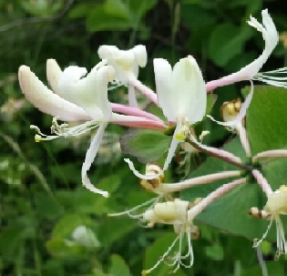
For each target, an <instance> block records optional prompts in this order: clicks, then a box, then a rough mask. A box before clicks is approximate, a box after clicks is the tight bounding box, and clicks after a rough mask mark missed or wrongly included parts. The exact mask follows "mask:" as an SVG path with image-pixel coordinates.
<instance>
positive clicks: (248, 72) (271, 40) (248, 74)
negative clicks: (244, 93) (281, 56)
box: [206, 9, 279, 91]
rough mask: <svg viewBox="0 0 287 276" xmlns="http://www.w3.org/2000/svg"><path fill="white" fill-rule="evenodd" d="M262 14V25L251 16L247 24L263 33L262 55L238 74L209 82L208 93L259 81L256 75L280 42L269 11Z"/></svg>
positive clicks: (207, 85)
mask: <svg viewBox="0 0 287 276" xmlns="http://www.w3.org/2000/svg"><path fill="white" fill-rule="evenodd" d="M261 14H262V24H261V23H259V22H258V21H257V19H256V18H254V17H252V16H250V20H249V21H247V23H248V24H249V25H250V26H251V27H254V28H255V29H256V30H257V31H259V32H261V33H262V37H263V39H264V41H265V47H264V50H263V52H262V54H261V55H260V56H259V57H258V58H257V59H255V60H254V61H253V62H251V63H250V64H248V65H247V66H245V67H243V68H241V69H240V70H239V71H238V72H236V73H233V74H231V75H228V76H226V77H223V78H221V79H218V80H213V81H210V82H208V83H207V84H206V88H207V90H208V91H211V90H213V89H215V88H217V87H220V86H225V85H229V84H232V83H234V82H239V81H243V80H252V79H257V77H256V74H257V73H258V72H259V70H260V69H261V67H262V66H263V64H264V63H265V62H266V61H267V59H268V58H269V56H270V55H271V53H272V51H273V50H274V48H275V47H276V45H277V44H278V41H279V36H278V32H277V30H276V27H275V25H274V22H273V20H272V18H271V17H270V15H269V13H268V10H267V9H265V10H263V11H262V13H261Z"/></svg>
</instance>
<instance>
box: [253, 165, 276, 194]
mask: <svg viewBox="0 0 287 276" xmlns="http://www.w3.org/2000/svg"><path fill="white" fill-rule="evenodd" d="M252 174H253V176H254V177H255V179H256V181H257V183H258V184H259V185H260V187H261V188H262V190H263V192H264V193H265V194H266V196H267V197H268V196H269V195H271V194H273V191H272V188H271V187H270V185H269V183H268V182H267V180H266V178H265V177H264V176H263V175H262V173H261V172H260V171H258V170H252Z"/></svg>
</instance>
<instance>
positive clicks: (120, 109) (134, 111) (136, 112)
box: [46, 59, 161, 121]
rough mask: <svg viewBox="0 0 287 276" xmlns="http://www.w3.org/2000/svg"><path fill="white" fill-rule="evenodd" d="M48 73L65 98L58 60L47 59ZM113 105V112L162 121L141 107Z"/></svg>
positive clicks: (48, 76)
mask: <svg viewBox="0 0 287 276" xmlns="http://www.w3.org/2000/svg"><path fill="white" fill-rule="evenodd" d="M105 64H106V62H105V61H102V62H100V63H99V64H97V67H101V66H104V65H105ZM46 74H47V80H48V82H49V84H50V86H51V88H52V90H53V92H54V93H56V94H58V95H60V96H61V97H64V98H65V95H62V93H61V91H59V89H58V86H59V81H60V79H61V77H62V75H63V72H62V70H61V68H60V66H59V65H58V63H57V61H56V60H54V59H48V60H47V64H46ZM111 105H112V110H113V112H117V113H123V114H126V115H132V116H139V117H144V118H147V119H150V120H153V121H161V120H160V119H159V118H158V117H157V116H155V115H153V114H151V113H148V112H145V111H143V110H140V109H139V108H134V107H130V106H125V105H122V104H118V103H111Z"/></svg>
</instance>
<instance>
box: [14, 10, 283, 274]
mask: <svg viewBox="0 0 287 276" xmlns="http://www.w3.org/2000/svg"><path fill="white" fill-rule="evenodd" d="M247 23H248V24H249V25H250V26H251V27H253V28H255V29H256V30H257V31H259V32H260V33H261V34H262V37H263V39H264V41H265V47H264V49H263V52H262V54H261V55H260V56H259V57H258V58H257V59H255V60H254V61H253V62H251V63H250V64H248V65H247V66H245V67H243V68H241V69H240V70H239V71H238V72H235V73H232V74H231V75H228V76H225V77H223V78H220V79H218V80H213V81H209V82H205V81H204V78H203V75H202V72H201V70H200V67H199V65H198V63H197V61H196V60H195V58H194V57H192V56H190V55H189V56H187V57H185V58H182V59H180V60H179V61H178V62H177V63H176V64H175V65H174V66H173V67H172V66H171V65H170V64H169V62H168V61H167V60H165V59H162V58H156V59H154V60H153V68H154V74H155V83H156V93H155V92H154V91H152V90H151V89H150V88H148V87H147V86H145V85H144V84H143V83H142V82H140V81H139V80H138V75H139V67H145V66H146V64H147V51H146V48H145V46H143V45H137V46H135V47H134V48H132V49H130V50H120V49H118V48H117V47H116V46H108V45H103V46H101V47H100V48H99V49H98V55H99V57H100V59H101V62H100V63H98V64H97V65H96V66H95V67H93V68H92V69H91V70H90V72H88V70H87V69H86V68H83V67H78V66H69V67H67V68H65V69H64V70H63V71H62V70H61V68H60V67H59V65H58V64H57V62H56V61H55V60H54V59H49V60H48V61H47V68H46V72H47V80H48V82H49V85H50V87H51V89H49V88H48V87H47V86H45V85H44V84H43V82H42V81H40V80H39V79H38V77H37V76H36V75H35V74H34V73H33V72H32V71H31V70H30V68H29V67H28V66H26V65H22V66H21V67H20V68H19V83H20V87H21V89H22V91H23V93H24V94H25V97H26V99H27V100H28V101H29V102H30V103H31V104H32V105H34V106H35V107H36V108H38V109H39V110H40V111H41V112H43V113H46V114H49V115H51V116H53V119H52V126H51V132H52V134H51V135H45V134H44V133H42V131H41V130H40V128H39V127H37V126H31V127H32V128H33V129H34V130H36V132H37V134H36V135H35V141H36V142H40V141H46V140H53V139H56V138H59V137H65V138H66V137H71V136H72V137H73V136H80V135H83V134H87V133H88V134H91V136H92V141H91V144H90V147H89V148H88V150H87V152H86V157H85V160H84V162H83V165H82V170H81V176H82V182H83V185H84V186H85V187H86V188H87V189H89V190H90V191H91V192H94V193H98V194H101V195H103V196H104V197H108V196H109V194H108V192H107V191H104V190H100V189H98V188H97V187H96V186H95V185H93V184H92V183H91V182H90V179H89V177H88V171H89V169H90V167H91V165H92V163H93V161H94V159H95V157H96V155H97V153H98V151H99V148H100V145H101V143H102V140H103V137H104V134H105V130H106V128H107V125H108V124H110V123H112V124H118V125H121V126H125V127H130V128H139V129H151V130H155V131H162V132H167V131H170V130H172V139H171V143H170V146H169V148H168V149H166V151H167V156H166V158H165V161H164V165H163V167H162V168H161V167H159V166H157V165H156V164H148V165H147V166H146V172H145V173H140V172H139V171H138V170H136V168H135V166H134V164H133V162H132V161H131V160H130V159H125V161H126V162H127V164H128V166H129V168H130V169H131V171H132V172H133V173H134V174H135V175H136V176H137V177H138V178H140V179H141V181H140V183H141V186H142V187H143V188H144V189H145V190H147V191H149V192H152V193H154V194H156V197H155V198H153V199H152V200H149V201H147V202H144V203H143V204H141V205H139V206H136V207H134V208H132V209H130V210H127V211H124V212H121V213H115V214H110V216H120V215H128V216H130V217H131V218H134V219H138V220H140V221H141V222H143V223H144V224H145V225H146V226H147V227H154V226H155V225H156V224H168V225H172V226H173V229H174V232H175V233H176V235H177V238H176V239H175V240H174V242H173V243H172V244H171V246H170V247H169V248H168V249H167V251H166V252H165V253H164V254H163V256H162V257H161V258H160V260H158V261H157V262H156V264H155V265H154V266H153V267H152V268H150V269H147V270H144V271H143V275H146V274H148V273H149V272H151V271H152V270H154V269H155V268H156V267H158V265H159V264H160V263H161V261H165V262H167V263H168V264H169V265H170V266H174V267H175V268H174V270H173V271H176V270H177V269H179V267H180V266H185V267H191V266H192V265H193V261H194V257H193V249H192V238H194V237H198V236H199V228H198V227H197V226H195V225H194V220H195V219H196V217H197V216H198V215H199V214H200V213H201V212H203V211H204V210H205V209H206V208H208V206H209V205H210V204H212V203H213V202H214V201H215V200H216V199H218V198H220V197H222V196H224V195H225V194H226V193H228V192H229V191H231V190H233V189H235V188H237V187H238V186H240V185H244V184H246V183H247V182H248V181H249V180H250V179H251V178H252V179H253V181H256V182H257V183H258V184H259V186H260V187H261V189H262V191H263V192H264V193H265V194H266V196H267V203H266V206H265V207H264V210H262V211H260V209H258V208H257V207H253V208H251V209H250V214H251V215H253V216H254V217H262V218H265V219H268V220H270V221H271V223H272V222H273V221H275V222H276V227H277V246H278V253H279V254H280V253H287V251H286V250H287V246H286V241H285V236H284V229H283V226H282V223H281V220H280V215H281V214H286V212H287V205H286V202H287V199H286V196H287V190H286V187H285V186H282V187H280V188H279V189H278V190H277V191H275V192H273V191H272V188H271V186H270V185H269V183H268V182H267V180H266V179H265V177H264V175H263V173H262V171H261V170H260V168H261V165H262V164H261V163H260V160H261V159H264V158H276V157H287V151H286V150H279V149H278V150H271V151H265V152H261V153H258V154H257V155H255V156H252V151H251V147H250V145H249V140H248V137H247V132H246V129H245V120H244V118H245V116H246V112H247V109H248V107H249V105H250V103H251V100H252V97H253V94H254V88H253V80H259V81H263V82H265V83H267V84H270V85H274V86H285V83H284V80H285V79H284V78H280V77H276V76H274V75H275V74H276V73H282V72H285V71H286V69H285V68H283V69H279V70H275V71H271V72H267V73H259V70H260V69H261V67H262V66H263V64H264V63H265V62H266V61H267V59H268V57H269V56H270V54H271V53H272V51H273V49H274V48H275V46H276V45H277V43H278V39H279V38H278V33H277V30H276V27H275V25H274V23H273V21H272V19H271V17H270V15H269V14H268V11H267V10H263V11H262V23H259V22H258V21H257V20H256V19H255V18H254V17H252V16H251V17H250V20H249V21H248V22H247ZM246 80H247V81H249V82H250V84H251V85H250V93H249V94H248V95H247V97H246V99H245V102H243V103H241V101H240V100H234V101H231V102H226V103H224V104H223V106H222V109H221V113H222V117H223V122H219V121H216V120H215V119H214V118H213V117H211V116H209V115H207V114H206V108H207V94H208V93H209V92H211V91H213V90H214V89H216V88H218V87H221V86H227V85H231V84H234V83H236V82H239V81H246ZM111 85H112V87H115V86H118V85H124V86H127V89H128V103H127V104H126V105H124V104H119V103H113V102H111V101H109V97H108V91H109V90H110V87H111ZM136 92H140V93H142V94H143V95H144V96H145V97H146V98H147V99H148V100H150V101H151V102H153V103H154V104H156V105H157V106H158V107H159V108H160V109H161V110H162V112H163V115H164V117H165V119H161V118H159V117H157V116H156V115H154V114H152V113H150V112H147V111H145V110H142V109H140V107H139V105H138V102H137V95H136ZM205 116H207V117H209V118H210V119H212V120H213V121H215V122H216V123H218V124H219V125H222V126H225V127H227V128H228V129H230V130H231V131H234V132H235V133H236V134H237V135H238V137H239V139H240V141H241V145H242V148H243V149H244V151H245V154H246V157H247V158H248V159H249V160H251V161H250V162H249V163H248V164H247V163H245V161H244V160H242V159H241V158H239V157H238V156H235V155H233V154H232V153H230V152H228V151H225V150H222V149H218V148H214V147H211V146H207V145H204V144H203V143H202V141H201V139H199V140H198V139H197V137H196V135H195V132H194V130H193V126H194V125H195V124H197V123H199V122H201V121H202V120H203V119H204V118H205ZM60 121H62V122H63V123H61V122H60ZM67 122H77V124H72V123H67ZM93 130H96V132H95V133H94V132H93ZM202 134H203V135H201V137H203V136H204V135H205V134H206V132H204V133H202ZM211 135H212V133H211ZM179 145H182V146H183V147H182V148H183V149H186V148H187V145H188V146H189V147H192V148H193V149H195V150H197V151H199V152H203V153H206V154H208V155H210V156H213V157H215V158H219V159H221V160H223V161H225V162H227V163H230V164H232V165H234V166H236V167H237V168H238V170H233V171H220V172H216V173H214V174H209V175H205V176H201V177H196V178H191V179H186V180H183V181H178V182H176V183H165V182H164V178H163V174H164V172H165V171H166V170H167V169H168V168H169V165H170V163H171V161H172V158H173V157H174V155H175V152H176V150H177V147H178V146H179ZM227 178H235V180H233V181H231V182H230V181H229V182H228V183H226V184H224V185H222V186H220V187H219V188H217V189H215V190H214V191H213V192H211V193H210V194H208V195H203V197H202V198H199V199H196V200H195V201H193V202H189V201H187V200H182V199H180V198H177V197H176V196H174V193H175V192H179V191H182V190H185V189H191V188H192V187H194V186H198V185H203V184H204V185H205V184H209V183H212V182H214V181H217V180H222V179H227ZM271 223H270V226H271ZM270 226H269V227H268V230H269V228H270ZM268 230H267V232H266V233H265V234H264V235H263V238H262V239H264V238H265V236H266V235H267V233H268ZM184 237H186V241H187V248H188V249H187V253H186V254H184V249H185V246H184V245H183V242H184ZM262 239H261V240H262ZM261 240H259V241H258V242H256V243H255V246H258V244H259V243H260V241H261ZM176 244H177V245H178V248H177V249H176V252H175V254H174V255H173V256H172V257H171V256H170V255H171V252H172V251H174V250H175V247H176Z"/></svg>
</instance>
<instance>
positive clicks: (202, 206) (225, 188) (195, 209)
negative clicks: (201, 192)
mask: <svg viewBox="0 0 287 276" xmlns="http://www.w3.org/2000/svg"><path fill="white" fill-rule="evenodd" d="M244 183H246V178H240V179H236V180H234V181H232V182H230V183H228V184H223V185H222V186H221V187H219V188H218V189H216V190H215V191H213V192H211V193H210V194H209V195H208V196H207V197H205V198H204V199H202V200H201V201H200V202H199V203H198V204H197V205H195V206H194V207H192V208H191V209H190V210H189V211H188V221H192V220H193V219H194V218H195V217H196V216H197V215H199V214H200V213H201V212H202V211H203V210H204V209H205V208H206V207H207V206H208V205H210V204H211V203H212V202H213V201H215V200H216V199H218V198H219V197H222V196H223V195H224V194H226V193H227V192H229V191H230V190H232V189H234V188H235V187H236V186H238V185H240V184H244Z"/></svg>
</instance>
